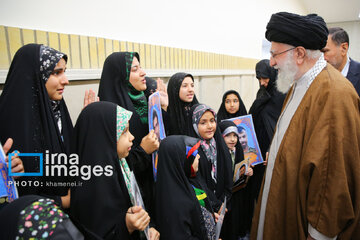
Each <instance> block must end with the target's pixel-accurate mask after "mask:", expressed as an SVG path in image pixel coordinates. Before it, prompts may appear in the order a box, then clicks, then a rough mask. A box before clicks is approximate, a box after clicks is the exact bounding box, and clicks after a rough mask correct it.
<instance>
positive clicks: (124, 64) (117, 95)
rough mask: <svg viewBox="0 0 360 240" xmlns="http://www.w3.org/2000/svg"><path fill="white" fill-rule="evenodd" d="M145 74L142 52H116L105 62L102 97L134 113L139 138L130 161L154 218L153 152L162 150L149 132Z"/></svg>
mask: <svg viewBox="0 0 360 240" xmlns="http://www.w3.org/2000/svg"><path fill="white" fill-rule="evenodd" d="M145 75H146V73H145V72H144V70H143V69H142V68H141V66H140V57H139V54H138V53H136V52H115V53H112V54H111V55H110V56H108V57H107V58H106V60H105V63H104V67H103V71H102V74H101V80H100V85H99V98H100V100H101V101H109V102H113V103H116V104H117V105H119V106H120V107H123V108H125V109H126V110H128V111H131V112H132V113H133V116H132V118H131V120H130V131H131V133H132V134H134V137H135V139H134V146H133V147H132V149H131V151H130V153H129V156H128V157H127V158H126V160H127V161H128V164H129V166H130V168H131V169H132V170H133V171H134V174H135V176H136V180H137V181H138V183H139V187H140V190H141V193H142V196H143V198H144V202H145V206H146V209H147V210H148V211H149V213H150V215H152V206H153V205H154V203H153V197H154V196H153V194H154V178H153V169H152V159H151V153H153V152H154V151H155V150H157V149H158V147H159V139H157V137H156V134H155V133H154V132H153V131H151V132H150V133H149V126H148V104H147V99H146V96H145V94H144V90H146V80H145Z"/></svg>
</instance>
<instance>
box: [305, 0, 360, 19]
mask: <svg viewBox="0 0 360 240" xmlns="http://www.w3.org/2000/svg"><path fill="white" fill-rule="evenodd" d="M301 1H302V2H303V3H304V7H305V8H306V9H307V10H308V12H309V13H317V14H318V15H320V16H322V17H323V18H324V20H325V22H327V23H333V22H347V21H360V18H359V14H360V0H301Z"/></svg>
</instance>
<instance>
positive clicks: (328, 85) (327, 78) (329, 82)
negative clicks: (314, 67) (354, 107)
mask: <svg viewBox="0 0 360 240" xmlns="http://www.w3.org/2000/svg"><path fill="white" fill-rule="evenodd" d="M318 77H319V79H320V81H319V83H320V85H321V90H322V91H323V92H324V93H325V92H326V94H336V95H338V94H341V95H344V94H346V95H348V94H350V93H351V92H354V88H353V86H352V84H351V83H350V81H349V80H348V79H346V78H345V77H344V76H343V75H342V74H341V73H340V72H339V71H338V70H337V69H335V68H334V67H333V66H331V65H330V64H327V65H326V67H325V68H324V69H323V71H322V72H321V73H320V74H319V75H318ZM350 95H351V94H350Z"/></svg>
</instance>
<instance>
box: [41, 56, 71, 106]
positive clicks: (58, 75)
mask: <svg viewBox="0 0 360 240" xmlns="http://www.w3.org/2000/svg"><path fill="white" fill-rule="evenodd" d="M65 71H66V62H65V60H64V59H63V58H62V59H60V61H59V62H58V63H57V64H56V66H55V68H54V70H53V72H52V73H51V74H50V77H49V79H48V80H47V81H46V83H45V87H46V91H47V93H48V95H49V98H50V99H51V100H54V101H59V100H61V99H62V98H63V93H64V89H65V86H66V85H68V84H69V80H68V79H67V77H66V75H65Z"/></svg>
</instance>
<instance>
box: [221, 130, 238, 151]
mask: <svg viewBox="0 0 360 240" xmlns="http://www.w3.org/2000/svg"><path fill="white" fill-rule="evenodd" d="M224 140H225V143H226V145H227V146H228V148H229V149H230V150H235V145H236V143H237V141H238V136H237V135H236V134H235V133H233V132H231V133H229V134H228V135H226V136H225V137H224Z"/></svg>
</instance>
